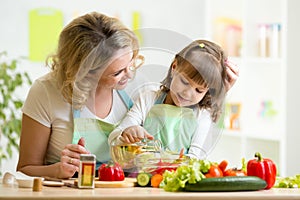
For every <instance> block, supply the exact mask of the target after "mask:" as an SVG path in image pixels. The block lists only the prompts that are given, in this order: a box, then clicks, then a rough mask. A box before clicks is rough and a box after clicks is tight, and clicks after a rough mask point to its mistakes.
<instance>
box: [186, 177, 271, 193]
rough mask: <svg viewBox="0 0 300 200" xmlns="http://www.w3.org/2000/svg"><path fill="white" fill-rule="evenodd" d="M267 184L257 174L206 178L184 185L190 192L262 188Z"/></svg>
mask: <svg viewBox="0 0 300 200" xmlns="http://www.w3.org/2000/svg"><path fill="white" fill-rule="evenodd" d="M266 186H267V183H266V181H265V180H263V179H261V178H259V177H257V176H227V177H218V178H206V179H203V180H201V181H199V182H197V183H194V184H190V183H187V184H186V185H185V191H190V192H225V191H226V192H230V191H252V190H262V189H264V188H265V187H266Z"/></svg>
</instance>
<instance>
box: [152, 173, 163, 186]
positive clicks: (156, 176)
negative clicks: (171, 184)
mask: <svg viewBox="0 0 300 200" xmlns="http://www.w3.org/2000/svg"><path fill="white" fill-rule="evenodd" d="M162 180H163V176H162V175H161V174H154V175H153V176H152V177H151V186H152V187H157V188H158V187H159V185H160V183H161V182H162Z"/></svg>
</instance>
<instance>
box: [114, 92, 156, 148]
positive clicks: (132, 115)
mask: <svg viewBox="0 0 300 200" xmlns="http://www.w3.org/2000/svg"><path fill="white" fill-rule="evenodd" d="M155 95H156V93H155V92H153V91H144V92H142V93H141V94H140V95H139V97H138V98H137V99H136V101H135V102H134V105H133V107H132V108H131V109H130V110H129V111H128V113H127V114H126V115H125V117H124V119H123V120H122V121H121V123H120V124H119V125H118V127H117V128H116V129H115V130H114V131H113V132H112V133H111V134H110V135H109V138H108V142H109V144H111V143H112V142H113V141H114V140H115V139H118V140H120V141H121V142H125V143H134V142H138V141H140V140H141V139H143V138H145V137H146V138H148V139H153V136H152V135H150V134H149V133H148V132H147V131H146V130H145V129H144V128H143V127H142V126H143V122H144V120H145V118H146V115H147V113H148V111H149V110H150V109H151V107H152V105H153V104H154V101H155V97H156V96H155Z"/></svg>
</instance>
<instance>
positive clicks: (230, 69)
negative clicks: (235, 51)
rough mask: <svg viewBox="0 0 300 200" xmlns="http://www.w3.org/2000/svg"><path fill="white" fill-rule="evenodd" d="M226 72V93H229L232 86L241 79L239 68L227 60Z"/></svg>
mask: <svg viewBox="0 0 300 200" xmlns="http://www.w3.org/2000/svg"><path fill="white" fill-rule="evenodd" d="M226 72H227V79H226V81H225V87H226V91H227V92H228V90H230V89H231V88H232V86H233V85H234V84H235V82H236V80H237V79H238V77H239V67H238V66H237V65H236V64H234V63H232V62H230V61H228V60H227V61H226Z"/></svg>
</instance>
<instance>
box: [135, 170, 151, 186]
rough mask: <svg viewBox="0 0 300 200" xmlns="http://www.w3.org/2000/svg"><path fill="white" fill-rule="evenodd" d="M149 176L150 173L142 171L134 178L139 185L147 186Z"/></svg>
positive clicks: (149, 183) (148, 184)
mask: <svg viewBox="0 0 300 200" xmlns="http://www.w3.org/2000/svg"><path fill="white" fill-rule="evenodd" d="M151 177H152V175H151V174H149V173H144V172H141V173H139V174H138V175H137V177H136V179H137V184H138V185H139V186H141V187H147V186H150V185H151V182H150V180H151Z"/></svg>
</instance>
